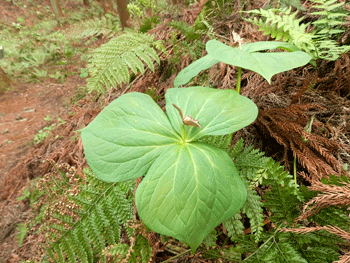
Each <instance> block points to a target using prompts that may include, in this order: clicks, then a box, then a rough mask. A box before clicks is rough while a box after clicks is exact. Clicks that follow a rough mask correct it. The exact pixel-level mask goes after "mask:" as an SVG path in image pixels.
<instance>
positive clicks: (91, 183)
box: [18, 136, 350, 263]
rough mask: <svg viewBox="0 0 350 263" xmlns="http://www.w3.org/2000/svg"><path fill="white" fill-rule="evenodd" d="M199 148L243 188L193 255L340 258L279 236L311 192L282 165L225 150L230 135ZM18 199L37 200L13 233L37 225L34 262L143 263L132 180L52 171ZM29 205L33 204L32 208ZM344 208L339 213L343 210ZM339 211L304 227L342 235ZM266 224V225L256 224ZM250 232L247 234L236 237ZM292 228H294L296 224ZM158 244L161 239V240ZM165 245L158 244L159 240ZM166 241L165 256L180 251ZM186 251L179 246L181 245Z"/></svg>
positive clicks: (146, 254)
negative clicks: (225, 164) (212, 150)
mask: <svg viewBox="0 0 350 263" xmlns="http://www.w3.org/2000/svg"><path fill="white" fill-rule="evenodd" d="M202 141H204V142H206V143H210V144H212V145H215V146H216V147H219V148H222V149H225V150H226V151H228V153H229V155H230V157H231V158H232V159H233V160H234V162H235V165H236V166H237V169H238V170H239V174H240V176H241V178H242V179H243V180H244V183H245V185H246V187H247V189H248V197H247V202H246V203H245V205H244V207H243V208H242V210H241V212H240V213H237V214H236V215H234V216H233V217H232V218H231V219H229V220H227V221H225V222H224V223H223V224H222V225H221V227H219V228H216V230H213V231H212V232H211V233H210V234H209V235H208V236H207V238H206V239H205V241H204V243H203V244H202V245H201V246H200V247H199V249H198V251H197V254H195V256H196V255H198V256H199V257H202V258H204V259H207V260H214V261H217V260H219V259H220V260H222V261H223V262H308V263H309V262H333V261H335V260H337V258H338V257H339V255H340V250H339V247H340V246H341V245H342V244H344V241H342V240H341V239H340V238H338V237H336V236H334V235H332V234H330V233H328V232H325V231H319V232H312V233H307V234H295V233H282V232H280V231H278V228H288V227H291V226H292V225H293V223H294V220H295V218H297V217H298V215H299V214H300V212H301V208H302V205H303V202H304V201H308V200H309V199H310V198H312V197H314V196H315V195H316V193H314V192H310V191H308V190H307V189H306V188H305V187H301V188H300V187H299V186H298V185H297V184H296V183H295V181H294V179H293V177H292V176H291V175H290V174H289V173H288V172H286V171H285V170H284V168H283V166H281V165H280V164H279V163H277V162H275V161H274V160H273V159H272V158H270V157H266V156H265V155H264V154H263V153H262V152H260V151H258V150H256V149H254V148H253V147H251V146H249V147H246V146H245V145H244V142H243V140H242V139H241V140H239V141H238V142H237V143H236V145H235V146H234V147H233V148H232V149H231V147H230V143H231V136H208V137H206V138H203V139H202ZM31 189H32V190H31V191H29V192H28V191H27V192H25V193H24V195H25V198H31V200H32V202H33V203H35V202H36V201H35V200H39V199H43V198H44V200H45V202H41V203H42V206H38V207H37V211H40V212H39V214H38V215H37V216H36V218H34V219H33V221H32V222H31V223H29V224H28V226H27V228H26V227H25V226H23V225H20V226H19V230H20V231H19V234H18V238H19V242H20V244H21V243H22V242H23V240H24V239H25V236H26V234H27V233H29V232H30V231H31V230H30V229H29V227H35V225H39V226H40V227H39V228H38V229H39V230H37V233H41V234H42V235H44V236H45V238H46V241H45V243H43V244H42V246H43V248H44V250H45V256H43V258H42V261H41V262H49V261H53V262H108V260H112V261H113V260H114V261H113V262H119V261H120V260H121V259H127V260H128V261H127V262H148V261H149V259H150V257H151V255H152V247H151V245H150V241H151V242H154V241H152V239H147V237H148V236H149V233H150V232H149V230H147V228H146V227H145V226H144V225H143V224H142V223H140V222H137V221H134V208H133V198H134V190H135V180H131V181H127V182H124V183H106V182H103V181H100V180H99V179H97V178H96V177H95V175H94V174H93V173H92V171H91V170H90V169H85V170H84V171H83V174H82V175H78V173H77V172H76V171H75V169H74V168H72V167H69V166H64V165H61V166H60V165H55V169H54V171H53V172H51V173H49V174H47V175H45V176H44V177H43V178H41V179H40V180H39V181H38V182H37V187H35V188H33V187H32V188H31ZM33 200H34V201H33ZM344 209H345V208H344ZM344 209H342V208H335V207H332V208H328V209H323V210H321V211H320V213H318V214H317V215H316V216H313V217H312V218H311V219H309V220H310V222H309V223H312V224H318V225H336V226H338V227H340V228H341V229H343V230H345V231H348V230H349V225H350V220H349V218H348V217H346V216H345V211H344ZM266 218H269V220H270V222H269V223H268V224H266V225H264V224H263V222H264V220H265V219H266ZM248 226H249V227H250V233H249V234H244V232H243V231H244V230H246V229H247V227H248ZM297 226H298V225H297ZM163 240H166V237H163ZM163 242H165V241H163ZM183 246H184V245H183V244H181V243H180V242H175V243H174V242H172V250H174V249H177V250H180V251H183ZM185 249H186V246H185Z"/></svg>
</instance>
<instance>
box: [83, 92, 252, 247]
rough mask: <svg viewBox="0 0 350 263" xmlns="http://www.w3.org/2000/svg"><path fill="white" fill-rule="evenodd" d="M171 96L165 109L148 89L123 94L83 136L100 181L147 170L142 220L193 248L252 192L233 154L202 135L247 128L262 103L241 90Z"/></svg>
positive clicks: (140, 191) (139, 198) (138, 197)
mask: <svg viewBox="0 0 350 263" xmlns="http://www.w3.org/2000/svg"><path fill="white" fill-rule="evenodd" d="M165 99H166V114H165V113H164V112H163V111H162V109H161V108H160V107H159V106H158V105H157V104H156V103H155V102H154V101H153V99H152V98H151V97H150V96H148V95H146V94H143V93H137V92H134V93H128V94H124V95H122V96H120V97H119V98H117V99H116V100H114V101H113V102H112V103H111V104H110V105H108V106H107V107H106V108H105V109H104V110H103V111H102V112H101V113H100V114H99V115H98V116H97V117H96V118H95V119H94V120H93V121H92V122H91V123H90V124H89V125H88V126H87V127H86V128H85V129H83V130H82V131H81V136H82V140H83V145H84V149H85V155H86V159H87V161H88V163H89V165H90V167H91V168H92V170H93V171H94V172H95V174H96V176H97V177H99V178H100V179H101V180H104V181H107V182H123V181H127V180H132V179H135V178H138V177H140V176H144V178H143V180H142V181H141V183H140V184H139V186H138V188H137V190H136V194H135V202H136V207H137V211H138V214H139V216H140V218H141V220H142V221H143V222H144V224H145V225H147V226H148V227H149V228H150V229H151V230H153V231H155V232H157V233H160V234H163V235H167V236H171V237H174V238H177V239H179V240H180V241H183V242H185V243H187V244H188V245H189V246H190V247H191V249H192V251H193V252H194V251H195V250H196V249H197V247H198V246H199V245H200V243H201V242H202V241H203V239H204V238H205V237H206V236H207V235H208V234H209V233H210V232H211V231H212V230H213V229H214V228H215V227H216V226H218V225H219V224H220V223H222V222H223V221H225V220H227V219H229V218H231V217H232V216H233V215H234V214H235V213H237V212H238V211H239V210H240V208H241V207H242V206H243V205H244V203H245V201H246V197H247V190H246V187H245V184H244V183H243V181H242V180H241V178H240V176H239V174H238V172H237V170H236V168H235V165H234V163H233V161H232V159H231V158H230V157H229V155H228V153H227V152H226V151H224V150H222V149H219V148H216V147H214V146H211V145H209V144H206V143H203V142H199V141H198V140H199V139H200V138H202V137H203V136H205V135H225V134H230V133H233V132H235V131H238V130H240V129H242V128H243V127H245V126H247V125H249V124H250V123H252V122H253V121H254V120H255V118H256V117H257V114H258V109H257V107H256V105H255V104H254V103H253V102H252V101H251V100H249V99H248V98H246V97H243V96H241V95H240V94H238V93H237V92H236V91H234V90H217V89H212V88H205V87H189V88H181V89H179V88H172V89H168V90H167V92H166V94H165Z"/></svg>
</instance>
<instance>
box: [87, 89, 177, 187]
mask: <svg viewBox="0 0 350 263" xmlns="http://www.w3.org/2000/svg"><path fill="white" fill-rule="evenodd" d="M81 137H82V140H83V145H84V150H85V155H86V159H87V161H88V163H89V165H90V167H91V168H92V170H93V171H94V172H95V174H96V176H98V177H99V178H100V179H101V180H104V181H108V182H121V181H126V180H130V179H134V178H137V177H140V176H142V175H143V174H145V173H146V171H147V170H148V168H149V166H150V165H151V164H152V163H153V161H154V160H155V159H156V158H157V157H158V156H159V155H160V154H161V153H162V152H163V151H164V148H165V147H164V146H169V145H171V144H174V143H176V142H177V141H178V140H179V138H180V137H179V135H178V134H177V133H176V132H175V131H174V129H173V128H172V126H171V124H170V122H169V119H168V117H167V116H166V115H165V114H164V112H163V111H162V110H161V109H160V108H159V106H158V105H157V104H156V103H155V102H154V101H153V100H152V98H151V97H150V96H148V95H145V94H141V93H136V92H135V93H129V94H125V95H123V96H121V97H119V98H118V99H116V100H114V101H113V102H112V103H111V104H110V105H108V106H107V107H106V108H105V109H104V110H103V111H102V112H101V113H100V114H99V115H98V116H97V117H96V118H95V119H94V120H93V121H92V122H91V123H90V124H89V125H88V126H87V127H86V128H85V129H83V130H82V131H81Z"/></svg>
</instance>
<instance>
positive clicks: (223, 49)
mask: <svg viewBox="0 0 350 263" xmlns="http://www.w3.org/2000/svg"><path fill="white" fill-rule="evenodd" d="M271 43H274V44H270V43H266V42H257V43H252V44H247V45H245V46H243V47H242V49H239V48H233V47H230V46H227V45H225V44H223V43H221V42H219V41H217V40H210V41H208V42H207V44H206V49H207V51H208V54H209V55H210V56H212V57H214V58H215V59H218V60H220V61H222V62H224V63H226V64H229V65H233V66H237V67H241V68H245V69H249V70H252V71H254V72H256V73H259V74H260V75H261V76H263V77H264V78H265V79H266V80H267V81H268V82H269V83H270V82H271V77H272V76H273V75H275V74H277V73H280V72H284V71H287V70H290V69H293V68H297V67H300V66H303V65H306V64H307V63H308V62H309V61H310V60H311V58H312V57H311V56H310V55H308V54H306V53H305V52H302V51H295V52H273V53H258V52H255V51H260V50H265V49H273V47H275V48H287V49H290V50H291V45H290V44H288V45H285V44H284V43H283V42H271ZM260 45H261V47H259V46H260Z"/></svg>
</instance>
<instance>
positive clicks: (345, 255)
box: [333, 251, 350, 263]
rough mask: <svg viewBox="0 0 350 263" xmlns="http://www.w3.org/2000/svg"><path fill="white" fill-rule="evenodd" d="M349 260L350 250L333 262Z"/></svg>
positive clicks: (347, 262)
mask: <svg viewBox="0 0 350 263" xmlns="http://www.w3.org/2000/svg"><path fill="white" fill-rule="evenodd" d="M349 262H350V251H349V252H347V253H346V254H344V255H342V256H340V258H339V260H337V261H334V262H333V263H349Z"/></svg>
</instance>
